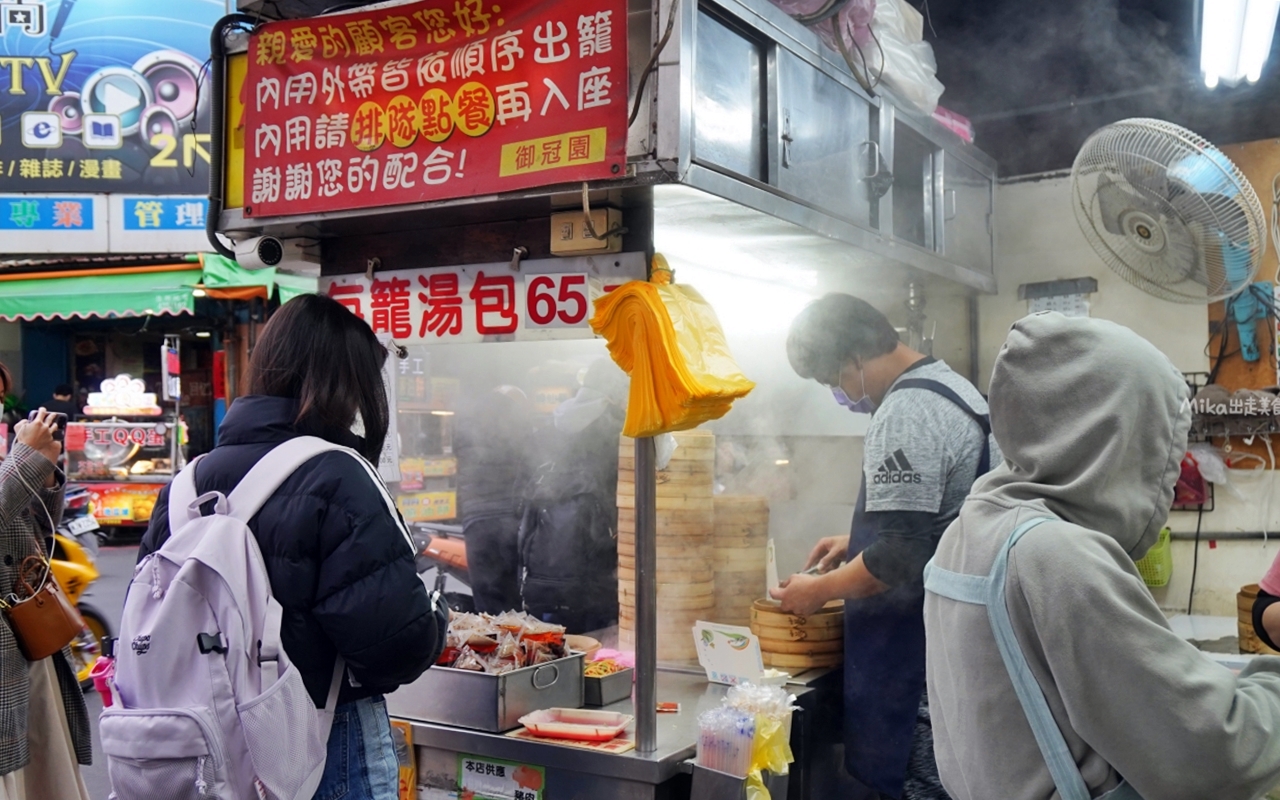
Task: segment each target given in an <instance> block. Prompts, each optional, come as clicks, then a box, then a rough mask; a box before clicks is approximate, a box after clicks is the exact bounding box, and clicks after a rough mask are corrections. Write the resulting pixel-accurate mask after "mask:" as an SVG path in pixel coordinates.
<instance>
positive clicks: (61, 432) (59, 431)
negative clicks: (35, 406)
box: [27, 411, 67, 442]
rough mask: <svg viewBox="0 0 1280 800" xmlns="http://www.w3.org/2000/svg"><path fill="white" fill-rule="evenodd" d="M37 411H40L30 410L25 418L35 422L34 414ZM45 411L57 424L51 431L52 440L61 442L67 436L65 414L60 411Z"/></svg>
mask: <svg viewBox="0 0 1280 800" xmlns="http://www.w3.org/2000/svg"><path fill="white" fill-rule="evenodd" d="M38 413H40V412H38V411H32V412H31V413H30V414H28V415H27V419H29V420H31V421H32V422H35V419H36V414H38ZM46 413H47V414H48V416H50V417H53V421H54V423H55V424H57V426H58V427H57V428H56V429H55V430H54V432H53V440H54V441H55V442H61V441H63V440H64V439H66V438H67V415H66V414H63V413H62V412H60V411H49V412H46Z"/></svg>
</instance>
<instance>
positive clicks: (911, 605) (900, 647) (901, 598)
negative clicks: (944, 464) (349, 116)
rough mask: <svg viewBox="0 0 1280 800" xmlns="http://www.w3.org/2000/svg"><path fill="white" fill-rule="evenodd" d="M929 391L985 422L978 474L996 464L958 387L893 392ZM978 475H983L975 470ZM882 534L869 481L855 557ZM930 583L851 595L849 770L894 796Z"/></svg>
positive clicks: (930, 383)
mask: <svg viewBox="0 0 1280 800" xmlns="http://www.w3.org/2000/svg"><path fill="white" fill-rule="evenodd" d="M898 389H925V390H928V391H931V392H934V393H935V394H939V395H941V396H943V397H945V398H947V399H948V400H950V401H951V402H952V403H955V404H956V405H957V406H958V407H959V408H960V409H961V410H963V411H964V412H966V413H967V414H968V415H969V417H970V418H972V419H973V420H974V421H975V422H977V423H978V426H979V427H980V428H981V429H982V434H983V437H982V457H981V459H980V460H979V462H978V472H977V475H984V474H986V472H987V470H988V469H989V468H990V464H991V453H990V444H989V438H990V434H991V424H990V422H989V421H988V418H987V416H986V415H985V414H979V413H977V412H976V411H974V410H973V409H972V408H970V407H969V405H968V404H967V403H966V402H965V401H964V400H963V399H961V398H960V396H959V395H958V394H956V393H955V391H954V390H953V389H951V387H949V386H947V385H946V384H944V383H940V382H938V381H934V380H929V379H927V378H909V379H905V380H900V381H898V383H897V384H895V385H894V386H893V388H892V389H891V390H890V391H891V392H893V391H897V390H898ZM975 477H976V476H975ZM879 538H880V531H879V528H878V525H877V522H876V517H875V516H874V515H870V514H868V513H867V481H866V471H865V470H864V471H863V479H862V488H861V489H860V490H859V491H858V504H857V506H856V508H855V509H854V512H853V530H852V532H851V533H850V535H849V551H848V556H847V558H848V559H849V560H850V561H852V560H853V559H854V558H856V557H857V556H858V554H859V553H861V552H862V551H863V550H865V549H867V547H868V546H870V545H871V543H872V542H875V541H876V540H878V539H879ZM924 661H925V649H924V584H923V582H922V581H919V582H918V581H912V582H911V583H909V584H905V585H901V586H894V587H892V588H890V589H889V590H888V591H886V592H883V593H881V594H878V595H874V596H872V597H864V598H861V599H857V600H845V601H844V759H845V769H847V770H848V771H849V774H850V775H852V776H853V777H854V778H856V779H858V780H859V781H861V782H862V783H864V784H866V785H867V786H869V787H871V788H872V789H874V790H876V791H877V792H880V793H881V794H886V795H889V796H890V797H901V796H902V785H903V783H904V781H905V779H906V775H907V761H908V760H909V758H910V757H911V740H912V737H913V735H914V734H915V727H916V713H917V711H918V710H919V708H920V697H921V695H922V694H923V693H924Z"/></svg>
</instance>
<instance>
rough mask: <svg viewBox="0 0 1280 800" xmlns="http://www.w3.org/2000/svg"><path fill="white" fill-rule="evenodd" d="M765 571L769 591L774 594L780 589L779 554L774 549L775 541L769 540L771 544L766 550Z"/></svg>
mask: <svg viewBox="0 0 1280 800" xmlns="http://www.w3.org/2000/svg"><path fill="white" fill-rule="evenodd" d="M764 569H765V579H766V580H768V582H769V591H770V592H772V591H773V590H774V589H777V588H778V584H779V583H780V581H779V580H778V554H777V552H776V551H775V550H774V548H773V539H770V540H769V544H768V546H767V547H766V548H765V562H764ZM770 596H772V595H770Z"/></svg>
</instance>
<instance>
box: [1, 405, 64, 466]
mask: <svg viewBox="0 0 1280 800" xmlns="http://www.w3.org/2000/svg"><path fill="white" fill-rule="evenodd" d="M55 419H56V418H55V417H54V416H53V414H50V413H49V412H48V411H45V410H44V409H43V408H42V409H40V410H39V411H37V412H36V418H35V419H33V420H25V419H24V420H22V421H21V422H19V423H18V424H17V425H15V426H14V428H13V430H14V434H15V438H16V439H17V440H18V441H19V442H22V443H23V444H25V445H26V446H27V447H30V448H31V449H32V450H35V451H36V452H38V453H40V454H41V455H43V456H44V457H45V458H47V459H49V460H50V461H52V462H53V463H54V464H57V463H58V457H59V456H61V455H62V443H61V442H58V441H57V440H55V439H54V438H53V435H54V433H55V432H56V431H57V430H58V426H57V423H56V422H55V421H54V420H55Z"/></svg>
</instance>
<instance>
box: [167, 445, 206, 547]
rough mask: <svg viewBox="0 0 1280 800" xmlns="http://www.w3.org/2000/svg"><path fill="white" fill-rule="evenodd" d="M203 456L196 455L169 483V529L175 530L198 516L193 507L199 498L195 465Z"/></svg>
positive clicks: (197, 511)
mask: <svg viewBox="0 0 1280 800" xmlns="http://www.w3.org/2000/svg"><path fill="white" fill-rule="evenodd" d="M202 458H204V456H197V457H196V458H195V459H193V460H192V461H191V463H190V464H187V466H186V468H184V469H183V470H182V471H181V472H179V473H178V476H177V477H176V478H174V479H173V481H172V482H170V484H169V530H170V531H176V530H178V529H179V528H181V527H182V525H183V523H186V522H190V521H191V520H193V519H195V518H196V517H198V516H200V512H199V510H197V509H196V508H195V506H196V505H197V503H196V501H197V500H199V499H200V498H199V497H198V496H197V495H199V490H198V489H196V465H197V464H199V463H200V460H201V459H202Z"/></svg>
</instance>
